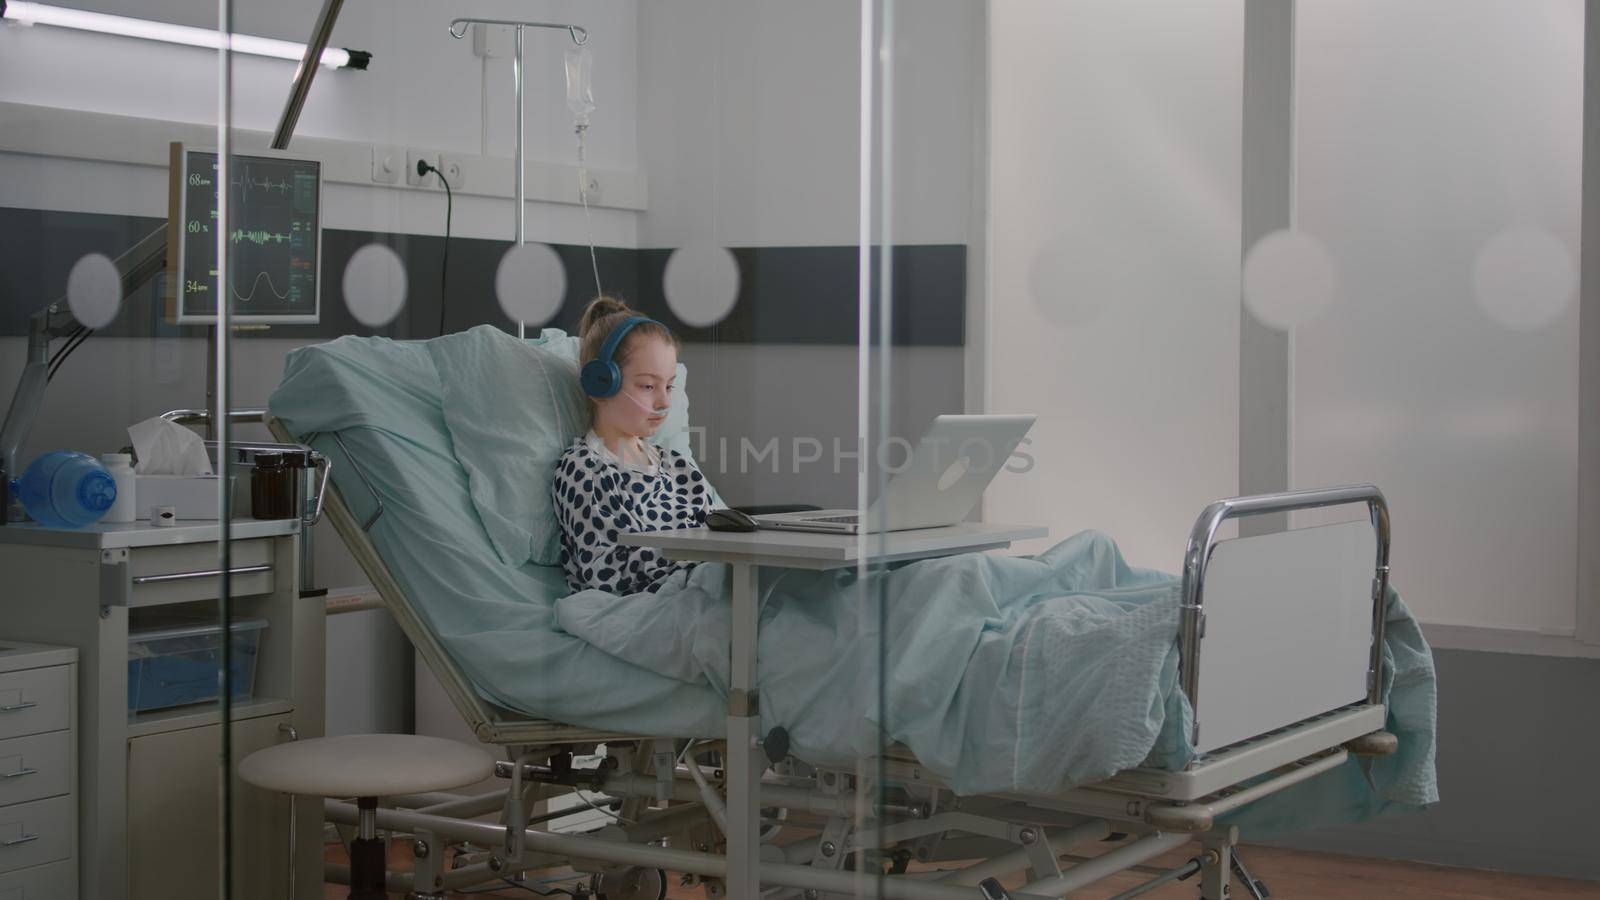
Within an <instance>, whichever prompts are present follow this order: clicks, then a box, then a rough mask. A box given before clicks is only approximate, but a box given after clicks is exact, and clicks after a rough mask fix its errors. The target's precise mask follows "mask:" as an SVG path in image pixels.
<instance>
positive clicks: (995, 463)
mask: <svg viewBox="0 0 1600 900" xmlns="http://www.w3.org/2000/svg"><path fill="white" fill-rule="evenodd" d="M1033 421H1034V417H1033V416H939V417H938V418H935V419H934V420H933V424H932V425H930V426H928V432H927V433H926V434H924V435H923V436H922V440H920V441H918V442H917V446H916V449H915V450H913V451H912V453H911V458H910V460H909V461H907V462H904V463H902V462H901V460H900V459H899V457H898V455H897V454H896V452H895V451H893V450H892V449H890V450H885V451H884V453H883V457H884V461H885V463H886V464H888V465H890V466H891V467H892V466H897V465H899V466H902V467H901V468H898V469H892V471H893V472H894V474H893V475H892V476H891V477H890V479H889V483H888V484H886V485H884V488H883V493H882V494H880V495H879V496H878V499H877V500H876V501H875V502H873V504H872V505H871V506H869V507H867V509H866V511H865V512H864V513H857V512H856V510H853V509H823V510H815V511H810V512H792V513H773V514H770V515H761V516H756V517H755V520H756V523H757V524H759V525H760V526H761V527H762V528H774V529H780V530H788V531H823V532H829V533H833V534H858V533H860V532H863V531H866V532H872V531H877V530H879V529H882V530H885V531H907V530H910V529H913V528H938V527H941V526H944V525H954V524H955V523H957V522H959V521H961V520H962V519H964V518H966V516H967V513H969V512H972V508H973V507H975V506H977V505H978V501H979V500H980V499H982V498H983V492H984V490H985V489H986V488H988V487H989V482H990V481H992V480H994V476H995V475H996V474H997V473H998V472H999V471H1000V469H1001V468H1002V467H1004V466H1005V464H1006V461H1007V460H1008V459H1010V458H1011V451H1013V450H1015V449H1017V445H1018V444H1020V443H1021V442H1022V438H1023V436H1024V435H1026V434H1027V433H1028V429H1029V428H1032V427H1033Z"/></svg>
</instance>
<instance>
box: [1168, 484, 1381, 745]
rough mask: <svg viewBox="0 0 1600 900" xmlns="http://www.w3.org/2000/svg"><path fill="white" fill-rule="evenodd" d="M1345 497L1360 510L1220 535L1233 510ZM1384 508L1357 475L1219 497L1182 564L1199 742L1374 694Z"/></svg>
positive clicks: (1242, 735) (1225, 741)
mask: <svg viewBox="0 0 1600 900" xmlns="http://www.w3.org/2000/svg"><path fill="white" fill-rule="evenodd" d="M1346 504H1360V505H1364V506H1365V507H1366V508H1367V512H1368V515H1367V517H1366V519H1365V520H1364V521H1353V522H1342V523H1338V524H1334V525H1324V526H1318V527H1313V528H1300V529H1293V530H1289V531H1284V532H1278V533H1275V534H1266V535H1258V536H1251V537H1242V538H1234V539H1230V540H1219V539H1217V537H1216V534H1217V530H1218V528H1219V527H1220V526H1221V524H1222V523H1223V522H1224V521H1226V520H1228V519H1230V518H1237V517H1241V516H1250V515H1257V514H1262V513H1270V512H1283V511H1287V510H1295V509H1310V508H1317V507H1327V506H1340V505H1346ZM1388 559H1389V517H1388V509H1387V506H1386V504H1385V502H1384V499H1383V494H1382V492H1381V491H1379V490H1378V489H1377V488H1376V487H1373V486H1371V485H1361V486H1354V487H1341V488H1329V489H1324V490H1315V491H1297V492H1292V493H1283V494H1271V495H1265V496H1259V497H1241V498H1236V499H1233V500H1222V501H1218V502H1217V503H1213V504H1212V505H1211V506H1209V507H1207V508H1206V510H1205V512H1204V513H1202V514H1201V516H1200V519H1199V521H1197V522H1196V523H1195V527H1194V531H1193V532H1192V534H1191V536H1190V540H1189V548H1188V553H1187V558H1186V560H1185V567H1184V586H1183V591H1184V593H1183V597H1184V602H1183V632H1182V635H1181V638H1180V643H1181V648H1182V685H1183V690H1184V692H1185V693H1186V694H1187V695H1188V697H1189V700H1190V703H1191V704H1193V706H1194V709H1195V733H1194V734H1193V735H1192V736H1191V737H1192V739H1193V741H1194V744H1195V749H1196V750H1198V751H1199V752H1201V753H1207V752H1209V751H1213V750H1217V749H1219V748H1223V747H1227V746H1230V745H1232V744H1235V743H1238V742H1240V741H1243V740H1248V739H1251V738H1254V737H1257V736H1259V735H1263V734H1266V733H1269V732H1272V731H1276V730H1278V729H1281V728H1285V727H1288V726H1290V725H1293V724H1295V723H1297V722H1302V721H1305V720H1306V719H1310V718H1313V717H1316V716H1320V715H1322V714H1324V713H1328V712H1331V711H1333V710H1336V709H1340V708H1342V707H1346V706H1350V705H1352V704H1357V703H1362V702H1369V703H1377V702H1378V700H1379V695H1378V678H1377V671H1378V663H1379V662H1380V661H1381V660H1382V658H1383V657H1382V642H1383V618H1384V597H1385V594H1386V593H1387V589H1388Z"/></svg>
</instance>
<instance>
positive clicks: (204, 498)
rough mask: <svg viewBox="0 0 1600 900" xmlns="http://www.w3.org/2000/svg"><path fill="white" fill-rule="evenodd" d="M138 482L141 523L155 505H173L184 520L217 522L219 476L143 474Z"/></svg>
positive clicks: (136, 490) (138, 477)
mask: <svg viewBox="0 0 1600 900" xmlns="http://www.w3.org/2000/svg"><path fill="white" fill-rule="evenodd" d="M137 480H138V486H137V487H136V488H135V492H136V496H137V497H138V498H139V505H138V506H136V507H134V510H135V515H137V516H138V517H139V519H140V520H143V519H147V518H149V516H150V508H151V507H152V506H170V507H172V508H173V509H176V510H177V511H178V518H180V519H210V520H212V521H216V518H217V485H218V484H220V483H221V482H220V480H219V479H218V477H217V476H215V475H140V476H137ZM229 480H230V481H231V480H232V479H229Z"/></svg>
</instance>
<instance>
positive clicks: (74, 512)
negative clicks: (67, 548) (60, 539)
mask: <svg viewBox="0 0 1600 900" xmlns="http://www.w3.org/2000/svg"><path fill="white" fill-rule="evenodd" d="M13 489H14V490H15V491H16V492H17V499H19V500H21V501H22V506H23V508H24V509H26V510H27V511H28V515H29V516H32V517H33V520H34V521H35V522H38V523H39V524H40V525H43V526H45V527H47V528H82V527H83V526H85V525H89V524H92V523H94V522H95V521H98V520H99V518H100V517H101V516H103V515H105V514H106V510H108V509H110V508H111V504H112V503H114V502H115V501H116V499H117V482H116V480H115V479H113V478H112V477H111V474H110V473H109V472H107V471H106V468H105V466H102V465H100V461H99V460H97V459H95V458H94V457H92V456H90V455H89V454H87V453H74V452H72V451H70V450H56V451H54V452H51V453H46V454H45V455H43V456H41V457H39V458H38V459H36V460H34V461H33V462H32V463H31V464H30V465H29V466H28V468H27V469H25V470H24V471H23V473H22V477H21V478H19V479H17V480H16V482H14V486H13Z"/></svg>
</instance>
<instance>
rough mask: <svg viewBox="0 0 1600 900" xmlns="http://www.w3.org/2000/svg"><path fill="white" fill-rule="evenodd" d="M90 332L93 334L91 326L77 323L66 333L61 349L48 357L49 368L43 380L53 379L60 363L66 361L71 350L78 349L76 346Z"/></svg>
mask: <svg viewBox="0 0 1600 900" xmlns="http://www.w3.org/2000/svg"><path fill="white" fill-rule="evenodd" d="M91 334H94V329H93V328H87V327H85V326H83V325H79V326H78V327H77V328H76V329H75V330H74V331H73V332H72V333H71V334H69V335H67V341H66V343H65V344H62V345H61V349H60V350H57V351H56V353H55V356H53V357H51V358H50V370H49V371H48V372H47V373H45V379H44V380H45V381H47V382H48V381H51V380H54V378H55V377H56V372H57V371H58V370H59V369H60V368H61V364H62V363H64V362H66V361H67V357H69V356H71V355H72V351H74V350H76V349H78V346H79V345H80V344H82V343H83V342H84V341H86V340H88V339H89V335H91Z"/></svg>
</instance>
